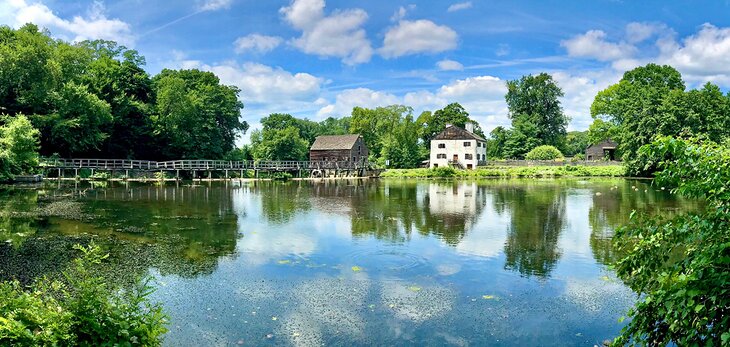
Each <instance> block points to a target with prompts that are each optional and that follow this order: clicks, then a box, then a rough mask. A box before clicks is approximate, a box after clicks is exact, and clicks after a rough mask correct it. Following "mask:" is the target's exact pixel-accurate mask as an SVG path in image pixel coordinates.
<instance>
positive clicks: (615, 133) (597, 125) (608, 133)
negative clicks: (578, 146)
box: [584, 118, 620, 149]
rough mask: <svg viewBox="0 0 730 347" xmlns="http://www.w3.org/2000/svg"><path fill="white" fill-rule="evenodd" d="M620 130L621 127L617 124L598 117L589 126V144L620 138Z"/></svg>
mask: <svg viewBox="0 0 730 347" xmlns="http://www.w3.org/2000/svg"><path fill="white" fill-rule="evenodd" d="M619 132H620V128H619V127H618V126H617V125H616V124H613V123H611V122H606V121H604V120H603V119H600V118H596V119H595V120H593V123H591V125H590V126H589V127H588V144H589V145H595V144H597V143H600V142H603V141H605V140H609V139H611V140H617V139H620V136H619ZM586 147H588V146H586ZM584 149H585V148H584Z"/></svg>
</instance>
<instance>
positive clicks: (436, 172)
mask: <svg viewBox="0 0 730 347" xmlns="http://www.w3.org/2000/svg"><path fill="white" fill-rule="evenodd" d="M428 176H429V177H454V176H456V169H454V168H453V167H450V166H442V167H435V168H433V169H430V170H429V173H428Z"/></svg>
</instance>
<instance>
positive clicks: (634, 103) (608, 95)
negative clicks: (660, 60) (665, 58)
mask: <svg viewBox="0 0 730 347" xmlns="http://www.w3.org/2000/svg"><path fill="white" fill-rule="evenodd" d="M684 88H685V86H684V82H683V81H682V76H681V74H680V73H679V71H677V70H676V69H674V68H673V67H671V66H668V65H661V66H660V65H656V64H648V65H646V66H642V67H638V68H635V69H633V70H631V71H627V72H626V73H624V76H623V78H622V79H621V81H619V83H617V84H614V85H612V86H610V87H608V88H607V89H605V90H603V91H601V92H599V93H598V95H596V98H595V99H594V101H593V104H592V105H591V116H593V117H594V118H599V117H600V118H606V120H607V121H609V122H610V123H612V124H614V125H616V126H618V127H619V129H620V131H617V132H616V133H617V134H618V138H617V140H618V142H619V151H620V152H622V153H623V155H624V157H625V158H627V159H628V158H630V157H631V156H633V155H634V154H636V152H637V150H638V149H639V147H641V146H642V145H644V144H647V143H649V142H651V140H652V138H653V137H654V136H655V135H656V134H658V133H659V134H660V133H663V132H666V131H668V130H669V127H673V126H674V125H673V123H676V122H677V120H676V119H673V118H675V117H672V116H671V115H669V114H667V113H666V112H662V110H661V107H662V104H663V103H664V102H665V99H666V98H667V97H668V96H669V95H670V93H672V92H675V93H682V92H683V91H684ZM680 118H681V117H680ZM672 132H674V131H672Z"/></svg>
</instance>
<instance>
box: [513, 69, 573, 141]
mask: <svg viewBox="0 0 730 347" xmlns="http://www.w3.org/2000/svg"><path fill="white" fill-rule="evenodd" d="M562 96H563V91H562V89H560V87H559V86H558V84H557V83H556V82H555V81H554V80H553V78H552V76H550V75H549V74H546V73H541V74H539V75H527V76H522V78H520V79H519V80H512V81H508V82H507V94H506V95H505V100H506V101H507V107H508V108H509V117H510V119H512V122H513V124H512V125H513V127H514V128H517V126H516V125H517V124H516V123H518V124H520V125H521V126H523V127H532V126H534V128H535V129H536V130H537V132H536V133H535V134H534V136H535V141H534V142H535V143H537V144H538V145H552V146H555V147H558V148H561V147H562V144H563V141H564V139H565V135H566V127H567V125H568V121H569V120H570V119H569V118H568V116H566V115H565V114H564V113H563V108H562V106H561V105H560V99H559V98H561V97H562ZM527 123H530V124H532V125H531V126H528V125H527ZM522 134H523V135H527V132H525V131H522ZM532 141H533V140H530V141H527V142H532ZM530 149H531V148H530ZM530 149H528V151H529V150H530Z"/></svg>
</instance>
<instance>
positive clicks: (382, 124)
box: [350, 105, 423, 168]
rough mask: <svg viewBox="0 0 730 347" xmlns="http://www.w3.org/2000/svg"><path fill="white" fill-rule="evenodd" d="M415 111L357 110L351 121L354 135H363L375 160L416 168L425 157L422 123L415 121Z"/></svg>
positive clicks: (397, 107)
mask: <svg viewBox="0 0 730 347" xmlns="http://www.w3.org/2000/svg"><path fill="white" fill-rule="evenodd" d="M412 112H413V109H412V108H410V107H407V106H402V105H392V106H387V107H378V108H375V109H367V108H361V107H355V108H354V109H353V110H352V118H351V119H350V132H352V133H354V134H360V135H362V136H363V140H364V141H365V145H366V146H367V147H368V150H369V151H370V157H371V160H372V161H377V162H379V163H384V162H385V161H386V160H389V161H390V167H394V168H409V167H416V166H417V165H418V163H419V161H420V160H421V158H422V154H423V152H422V151H421V148H422V146H423V145H422V144H421V143H420V142H419V138H418V134H419V128H420V126H419V123H418V122H416V121H414V120H413V115H412Z"/></svg>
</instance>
